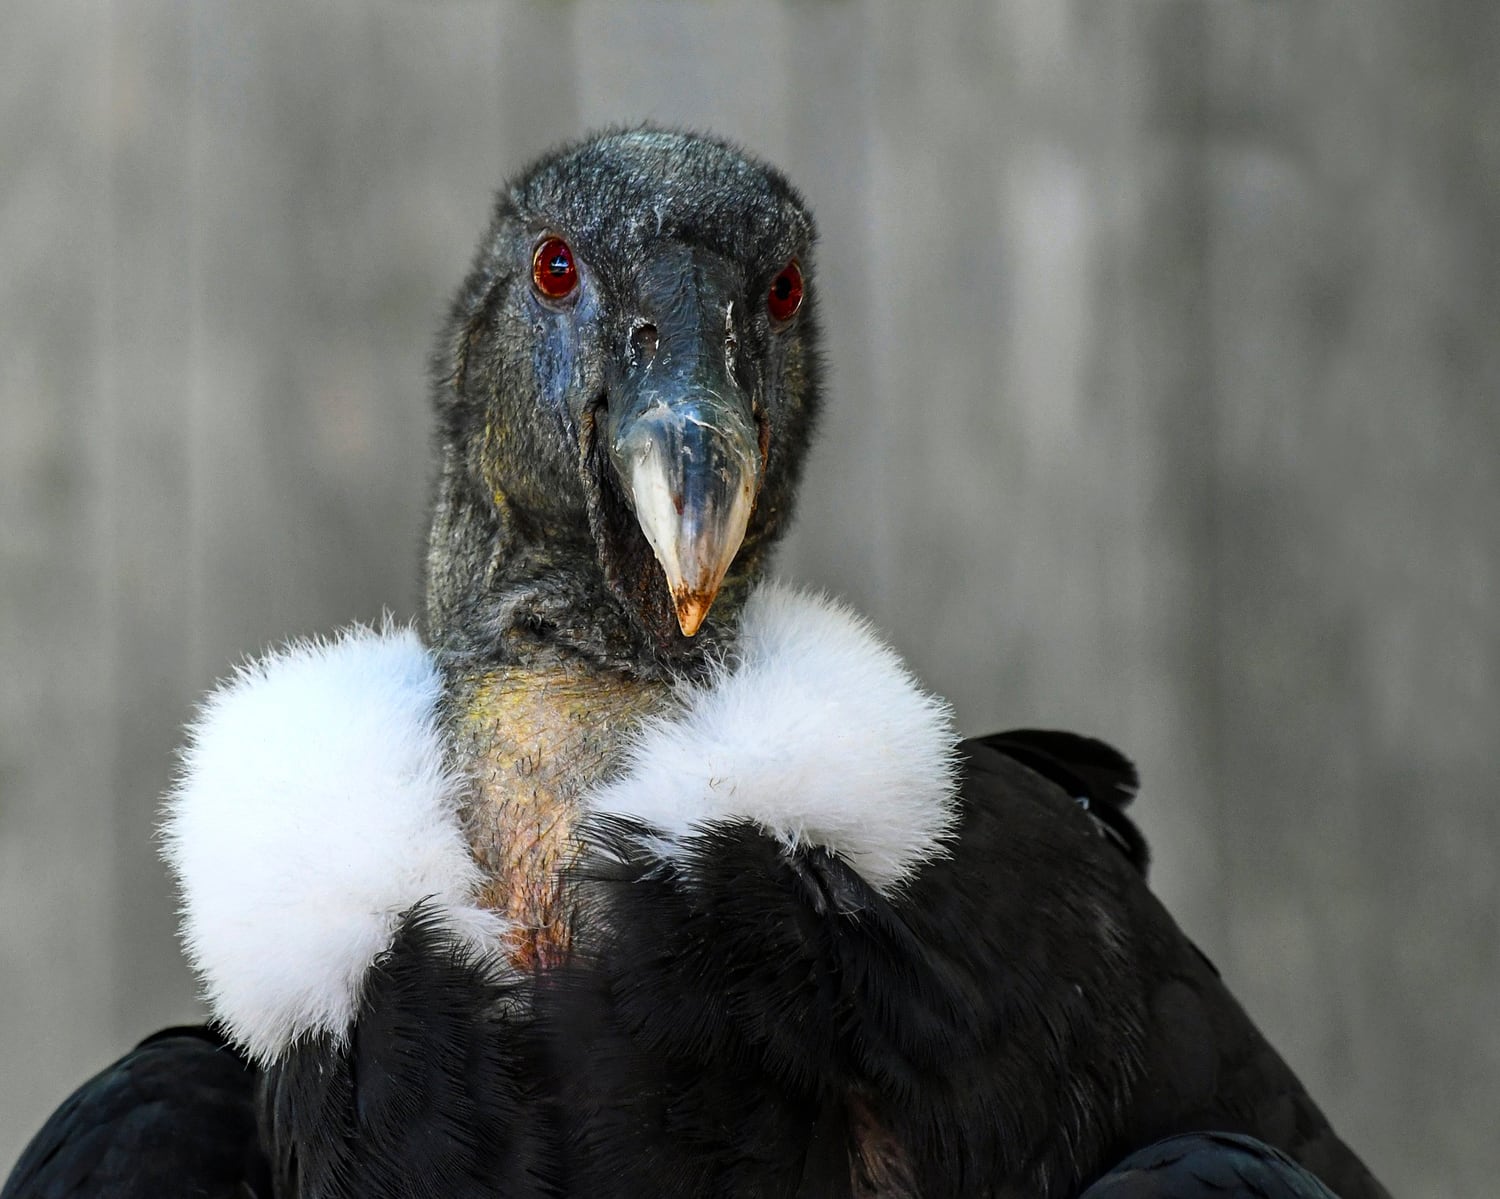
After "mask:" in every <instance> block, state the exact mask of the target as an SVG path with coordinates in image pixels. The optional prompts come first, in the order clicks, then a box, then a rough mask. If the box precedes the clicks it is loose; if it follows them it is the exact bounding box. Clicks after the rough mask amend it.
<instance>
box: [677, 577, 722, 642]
mask: <svg viewBox="0 0 1500 1199" xmlns="http://www.w3.org/2000/svg"><path fill="white" fill-rule="evenodd" d="M718 593H719V589H718V588H717V587H714V588H712V589H711V590H708V591H693V590H690V589H688V588H686V587H684V588H682V589H680V590H678V591H675V592H673V594H672V604H673V606H674V607H675V608H676V609H677V627H678V628H680V629H681V630H682V635H683V636H684V637H691V636H693V635H694V634H695V633H696V632H697V631H698V630H699V629H700V628H702V627H703V621H704V620H705V619H706V618H707V616H708V610H709V608H711V607H713V602H714V596H716V595H717V594H718Z"/></svg>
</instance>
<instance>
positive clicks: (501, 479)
mask: <svg viewBox="0 0 1500 1199" xmlns="http://www.w3.org/2000/svg"><path fill="white" fill-rule="evenodd" d="M551 238H561V239H562V240H563V241H564V242H565V243H566V245H567V246H568V247H569V248H570V250H571V252H572V260H573V265H574V268H575V269H576V273H577V277H576V284H575V285H574V286H573V287H572V289H571V290H570V291H569V292H568V294H566V295H565V296H563V297H561V298H556V297H549V296H548V295H546V294H545V293H544V291H543V289H542V288H540V287H539V286H538V284H537V282H536V280H535V278H534V262H535V259H536V256H537V254H538V250H539V247H541V246H542V245H543V244H544V243H546V242H548V240H549V239H551ZM813 239H814V230H813V222H812V217H811V215H810V214H809V212H808V210H807V208H806V206H805V204H804V203H803V202H802V200H801V198H800V197H799V196H798V195H797V193H796V192H795V191H794V190H793V189H792V188H791V186H790V185H789V184H788V183H787V182H786V180H785V179H784V178H782V176H781V175H780V173H779V172H777V171H775V170H774V169H772V168H771V167H768V166H766V165H764V164H762V163H759V162H756V161H755V160H754V159H752V158H749V157H747V156H746V155H745V154H743V153H742V152H741V151H739V150H738V149H736V148H735V147H733V146H730V145H728V144H726V143H724V142H721V141H717V140H714V139H712V138H706V137H699V136H694V135H691V134H685V133H677V132H670V131H666V130H660V129H632V130H626V131H616V132H610V133H606V134H603V135H601V136H598V137H594V138H591V139H589V140H587V141H584V142H580V143H578V144H576V145H573V146H569V147H566V148H564V149H562V150H560V151H558V152H556V153H554V154H550V155H548V156H547V157H545V158H543V159H542V160H541V161H540V162H538V163H536V164H535V165H534V166H532V167H531V168H530V169H529V170H528V171H526V172H524V173H523V174H522V175H521V176H520V178H519V179H518V180H516V181H515V182H514V183H513V184H512V185H511V187H510V188H509V189H507V190H506V191H504V192H502V193H501V195H500V198H499V200H498V203H497V205H496V209H495V215H494V220H493V221H492V223H491V225H490V228H489V230H488V232H487V233H486V235H485V237H484V240H483V242H482V243H481V244H480V247H479V251H478V254H477V256H476V258H475V261H474V265H473V268H472V270H471V271H470V272H469V275H468V277H467V278H466V279H465V281H464V284H463V286H462V288H461V289H460V291H459V293H458V296H457V298H456V299H455V300H454V303H453V306H452V310H451V313H450V315H449V319H448V322H447V325H446V326H445V329H444V333H443V337H442V341H441V344H440V347H439V350H438V354H437V360H436V372H435V373H436V405H437V412H438V435H439V441H440V448H441V473H440V476H439V481H438V490H437V500H436V509H435V512H434V517H433V524H432V535H431V540H430V542H429V546H428V556H427V632H428V637H429V640H430V641H431V643H432V644H433V646H434V647H435V648H436V649H438V650H440V651H442V652H444V653H446V654H451V655H457V656H460V657H462V658H465V659H468V660H470V661H473V660H474V659H480V660H492V661H494V662H496V663H497V664H499V663H511V662H518V661H525V660H527V659H530V658H536V657H539V656H545V655H549V654H555V653H563V654H573V655H579V656H582V657H584V658H587V659H589V660H591V661H594V662H596V663H597V664H599V665H601V666H604V667H608V668H614V669H620V670H625V671H628V672H631V673H634V674H639V675H642V676H647V677H654V676H659V675H662V674H667V673H692V672H693V671H694V670H696V669H698V668H699V667H701V665H702V663H703V662H704V661H705V660H706V659H707V657H708V656H709V655H710V654H711V652H712V651H713V650H714V648H715V647H716V646H719V645H722V644H723V643H724V641H725V639H726V638H727V637H729V636H731V635H732V630H733V628H734V626H735V624H736V621H737V616H738V612H739V609H740V607H741V605H742V604H743V602H744V599H745V596H746V594H747V592H748V590H749V588H750V586H751V584H752V583H753V582H754V581H755V580H756V579H757V577H758V576H759V575H760V573H761V571H762V569H763V567H764V564H765V561H766V555H767V552H768V551H769V550H770V548H771V546H772V545H773V544H774V542H775V541H776V539H777V538H778V537H779V536H780V534H781V533H782V532H783V530H784V528H785V526H786V523H787V520H788V518H789V517H790V515H791V510H792V501H793V498H794V496H795V493H796V489H797V482H798V478H799V475H800V472H801V468H802V462H803V459H804V456H805V451H806V448H807V444H808V441H809V438H810V436H811V432H812V426H813V423H814V419H815V417H816V414H817V410H818V387H819V375H820V370H819V361H818V330H817V319H816V318H817V287H816V282H815V279H814V274H813V264H812V245H813ZM791 263H796V264H797V267H798V269H800V272H801V278H802V281H803V288H804V292H803V298H802V303H801V306H800V308H798V309H797V310H796V312H795V314H794V315H792V316H790V317H789V318H786V319H778V318H777V315H776V314H774V312H773V309H774V307H775V306H774V305H773V304H771V303H769V302H768V297H769V293H770V290H771V288H772V285H773V283H774V282H775V281H776V280H777V278H778V276H780V275H781V274H782V272H784V271H785V270H786V269H787V267H788V265H789V264H791ZM782 315H784V312H783V313H782ZM741 536H742V537H743V541H741ZM721 573H722V580H720V578H719V575H720V574H721Z"/></svg>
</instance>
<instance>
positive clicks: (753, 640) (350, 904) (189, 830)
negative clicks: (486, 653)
mask: <svg viewBox="0 0 1500 1199" xmlns="http://www.w3.org/2000/svg"><path fill="white" fill-rule="evenodd" d="M440 691H441V677H440V675H439V673H438V670H437V668H436V666H435V664H434V662H433V660H432V657H431V655H430V654H429V653H428V652H427V650H426V649H425V648H424V647H423V646H422V644H421V642H420V641H419V640H418V638H417V636H416V634H415V633H413V632H412V631H411V630H409V629H391V628H387V629H385V630H383V631H380V632H376V631H373V630H370V629H364V628H356V629H352V630H349V631H347V632H345V633H343V634H341V635H340V636H339V637H338V638H337V639H335V640H333V641H327V642H325V641H312V642H299V643H296V644H293V645H291V646H289V647H287V648H286V649H284V650H281V651H279V652H276V653H272V654H270V655H268V656H266V657H265V658H263V659H261V660H260V661H258V662H254V663H252V664H250V665H247V666H245V667H243V668H241V669H240V670H239V671H238V672H237V673H236V674H235V675H234V676H233V677H232V678H231V679H229V680H228V681H227V682H225V683H224V684H223V685H221V686H220V688H219V689H218V690H217V691H215V692H214V693H213V694H212V695H210V696H209V698H208V699H207V701H206V702H205V703H204V705H203V707H202V709H201V711H200V712H199V714H198V717H197V719H196V720H195V721H194V723H193V724H192V725H191V726H190V728H189V731H188V741H187V745H186V748H185V749H184V751H183V760H182V772H181V776H180V779H179V781H178V783H177V785H176V786H175V787H174V788H173V790H172V792H171V793H170V795H169V796H168V799H167V805H166V819H165V827H164V841H165V850H164V853H165V857H166V859H167V862H168V864H169V865H170V867H171V869H172V871H173V872H174V874H175V875H176V877H177V881H178V885H179V887H180V889H181V894H182V935H183V940H184V942H185V945H186V948H187V953H188V957H189V959H190V960H191V961H192V963H193V966H194V968H195V969H196V970H197V971H198V973H199V975H200V977H201V978H202V980H203V983H204V988H205V991H206V993H207V996H208V999H209V1002H210V1005H211V1007H212V1009H213V1012H214V1015H215V1017H216V1018H217V1019H218V1020H219V1021H220V1022H221V1023H223V1024H224V1026H225V1027H226V1028H227V1029H228V1031H229V1033H230V1035H231V1036H232V1037H233V1038H234V1039H235V1040H236V1041H237V1042H238V1043H239V1044H240V1045H241V1046H243V1047H244V1048H245V1049H246V1050H247V1051H248V1052H249V1053H250V1054H251V1055H252V1056H254V1057H255V1058H257V1059H258V1060H260V1061H263V1062H265V1061H270V1060H273V1059H274V1058H276V1057H277V1056H279V1055H280V1054H281V1053H282V1052H284V1050H285V1049H286V1048H287V1046H288V1045H289V1044H290V1043H291V1042H292V1041H293V1040H294V1039H296V1038H297V1037H300V1036H304V1035H309V1034H313V1033H319V1032H322V1033H330V1034H332V1035H333V1036H335V1037H342V1036H343V1035H344V1034H345V1033H346V1032H347V1030H348V1027H349V1024H350V1022H351V1020H352V1019H353V1015H354V1010H355V1007H356V1005H357V1003H358V998H359V989H360V984H361V980H362V979H363V977H364V974H365V971H366V970H368V968H369V966H370V964H371V962H372V961H373V960H374V959H375V957H376V956H377V955H378V954H379V953H381V952H382V951H383V950H384V949H385V948H386V947H387V946H388V945H389V944H390V939H391V936H392V933H393V932H394V929H395V927H396V924H397V922H398V920H399V919H400V916H401V914H402V913H403V912H405V911H407V910H408V909H410V908H411V907H412V906H413V905H414V904H416V903H418V902H420V901H424V900H425V901H427V902H428V903H429V905H431V906H434V907H436V908H437V909H439V910H440V911H441V912H442V914H443V917H444V919H445V920H446V922H447V923H448V925H449V926H450V927H451V928H452V930H453V931H454V933H455V935H456V936H458V937H459V938H460V939H462V940H464V941H466V942H468V943H470V944H476V945H490V944H493V943H494V940H495V938H496V937H497V935H498V934H499V933H500V932H501V931H502V930H501V927H500V923H499V918H498V917H497V916H495V915H494V914H493V913H491V912H488V911H486V910H484V909H481V908H479V907H478V906H477V905H476V904H475V903H474V901H473V896H474V894H475V890H476V887H477V885H478V882H479V877H478V870H477V868H476V867H475V864H474V862H473V860H472V858H471V857H470V855H469V850H468V845H467V842H466V840H465V838H464V835H463V832H462V830H461V828H460V827H459V822H458V818H457V810H458V804H459V800H460V798H461V795H462V792H463V787H464V779H463V778H462V777H461V776H458V775H456V774H454V773H453V772H452V771H451V770H450V768H449V766H448V764H447V755H446V746H445V745H444V742H443V738H442V732H441V729H440V726H439V724H438V720H437V715H436V711H437V701H438V698H439V694H440ZM956 742H957V737H956V735H955V733H954V729H953V722H952V716H951V713H950V711H949V709H948V707H947V705H946V704H945V703H943V702H942V701H941V700H938V699H935V698H934V697H932V696H930V695H928V694H927V693H926V692H924V691H923V690H922V689H921V688H920V686H918V684H917V683H916V682H915V680H914V679H913V678H912V676H911V675H910V674H909V673H908V671H907V670H906V668H905V666H904V665H903V664H902V662H901V660H900V658H899V657H898V656H897V655H896V654H895V652H894V651H892V650H891V649H890V648H889V647H887V646H886V645H885V644H884V643H883V642H881V641H880V639H879V638H878V637H877V636H876V635H875V633H874V632H873V631H872V630H871V629H870V627H869V625H868V624H866V623H865V622H864V621H863V620H862V619H860V618H859V617H858V616H856V615H854V614H853V613H852V612H850V611H849V610H848V609H847V608H845V607H843V606H841V605H839V604H836V603H834V602H832V601H830V600H828V599H826V598H823V597H820V596H814V595H808V594H806V593H802V592H798V591H794V590H791V589H789V588H786V587H782V586H777V585H768V586H764V587H762V588H760V589H759V590H758V591H757V592H756V593H755V594H754V595H753V596H752V597H751V598H750V600H749V602H748V603H747V604H746V608H745V615H744V623H743V626H742V629H741V635H740V638H739V643H738V646H737V648H736V651H735V653H734V656H733V657H732V658H731V659H730V660H728V661H726V662H724V663H723V664H722V665H720V666H719V667H718V668H716V669H715V670H714V671H713V672H712V674H711V676H710V677H709V678H708V679H707V680H706V681H705V682H702V683H697V684H686V683H685V684H683V685H681V686H680V687H679V688H678V691H677V696H676V702H675V704H674V707H673V709H672V710H671V711H669V712H668V713H667V714H665V715H663V716H661V717H658V718H657V719H655V720H652V721H650V722H648V723H647V724H646V725H645V726H644V727H643V728H642V729H641V731H640V733H639V735H638V736H637V737H636V739H635V741H634V744H633V745H632V747H631V748H630V751H629V753H628V755H627V757H626V760H625V761H624V762H623V763H622V769H621V771H620V773H619V774H618V775H617V776H616V777H615V779H614V780H613V781H611V782H610V783H609V784H607V785H606V786H604V787H602V788H600V789H599V790H598V791H597V792H596V793H595V794H594V795H592V796H591V797H590V798H589V807H590V808H591V809H592V810H594V811H598V812H602V813H610V814H615V815H620V816H628V817H632V818H634V819H637V820H640V821H644V822H645V823H648V824H650V825H653V826H655V827H656V828H657V829H658V830H659V831H660V832H661V834H662V836H661V838H660V841H659V842H658V844H659V845H660V846H661V851H662V852H663V853H664V854H668V855H670V854H672V853H674V852H675V849H676V846H677V845H678V844H679V842H680V839H681V838H683V837H684V835H686V834H688V833H690V832H692V831H693V830H694V829H695V828H700V827H702V826H703V825H706V824H711V823H713V822H715V821H722V820H732V819H743V820H750V821H753V822H755V823H757V824H759V825H760V826H761V827H762V828H764V829H765V830H766V832H767V833H768V834H769V835H771V836H773V837H775V838H777V839H778V840H780V841H782V842H783V843H785V844H786V845H788V846H797V845H809V846H810V845H822V846H827V847H828V848H830V849H833V850H835V851H836V852H838V853H840V854H842V855H843V856H845V857H846V858H847V859H848V860H849V862H850V863H851V864H852V865H853V866H854V867H855V868H856V869H858V870H859V871H860V872H861V874H863V875H864V877H865V878H866V879H867V880H868V881H869V882H870V883H871V884H872V885H874V886H877V887H879V888H881V889H884V890H890V889H892V888H895V887H898V886H899V885H900V884H901V883H902V882H903V881H904V880H906V879H908V878H910V877H911V876H912V875H913V874H914V873H915V872H916V871H917V870H918V869H920V867H921V865H922V863H924V862H926V861H929V860H931V859H932V858H934V857H936V856H939V855H940V854H942V853H943V852H944V846H945V842H946V840H947V838H948V837H949V836H950V835H951V833H952V829H953V824H954V820H955V811H954V761H955V759H954V746H955V745H956Z"/></svg>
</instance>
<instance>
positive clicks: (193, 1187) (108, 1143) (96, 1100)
mask: <svg viewBox="0 0 1500 1199" xmlns="http://www.w3.org/2000/svg"><path fill="white" fill-rule="evenodd" d="M255 1085H256V1072H255V1070H254V1068H253V1067H251V1066H250V1065H249V1063H247V1062H246V1061H245V1060H244V1059H243V1058H242V1057H241V1056H240V1055H239V1054H238V1053H236V1052H235V1051H234V1050H233V1049H232V1048H230V1047H229V1046H228V1045H226V1044H225V1043H224V1041H223V1039H222V1038H220V1037H219V1036H218V1035H217V1034H215V1033H214V1032H212V1031H211V1030H209V1029H206V1028H198V1027H191V1028H170V1029H167V1030H165V1031H163V1032H159V1033H157V1034H156V1035H155V1036H153V1037H149V1038H148V1039H147V1040H145V1041H142V1042H141V1043H140V1044H139V1045H137V1046H136V1047H135V1048H134V1049H133V1050H131V1051H130V1052H129V1053H127V1054H126V1055H125V1056H124V1057H122V1058H121V1059H120V1060H119V1061H117V1062H115V1063H114V1064H113V1065H112V1066H109V1067H107V1068H106V1069H104V1070H102V1071H100V1072H99V1073H98V1074H96V1075H94V1077H93V1078H91V1079H89V1080H88V1081H87V1082H86V1083H84V1084H83V1085H82V1086H81V1087H79V1088H78V1089H77V1090H76V1091H74V1092H73V1093H72V1094H71V1095H69V1096H68V1098H67V1099H65V1100H64V1101H63V1103H62V1105H61V1106H60V1107H59V1108H58V1109H57V1111H56V1112H54V1113H53V1114H52V1116H51V1118H50V1119H48V1121H47V1122H46V1123H45V1124H44V1125H43V1126H42V1128H41V1130H40V1131H38V1132H37V1134H36V1136H35V1137H33V1138H32V1140H31V1143H30V1144H29V1145H27V1147H26V1149H25V1150H24V1151H23V1152H22V1154H21V1157H20V1160H18V1161H17V1162H16V1165H15V1168H14V1169H13V1170H12V1171H11V1174H10V1179H9V1181H7V1182H6V1184H5V1188H4V1189H3V1190H0V1199H105V1197H108V1199H162V1197H163V1196H170V1195H194V1196H201V1197H202V1199H269V1196H270V1195H271V1187H270V1175H269V1169H268V1163H267V1161H266V1159H265V1157H264V1155H263V1154H262V1153H261V1150H260V1145H259V1141H258V1139H257V1136H256V1125H255Z"/></svg>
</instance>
